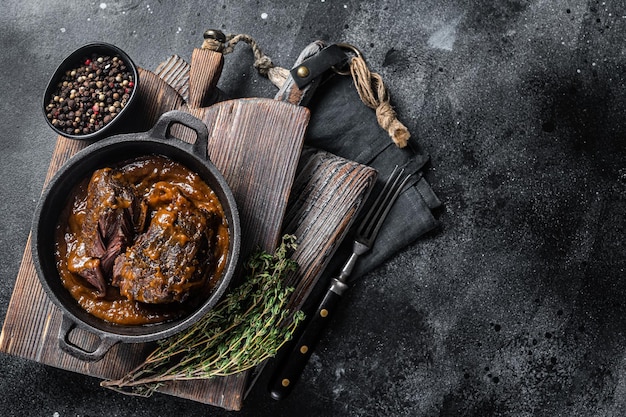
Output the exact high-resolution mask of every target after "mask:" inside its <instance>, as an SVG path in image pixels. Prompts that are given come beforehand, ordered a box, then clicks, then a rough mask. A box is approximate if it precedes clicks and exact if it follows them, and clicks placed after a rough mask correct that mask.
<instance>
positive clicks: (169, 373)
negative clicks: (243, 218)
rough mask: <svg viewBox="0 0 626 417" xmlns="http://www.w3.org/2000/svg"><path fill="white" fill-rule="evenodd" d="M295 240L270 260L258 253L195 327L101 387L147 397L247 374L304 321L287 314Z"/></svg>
mask: <svg viewBox="0 0 626 417" xmlns="http://www.w3.org/2000/svg"><path fill="white" fill-rule="evenodd" d="M295 248H296V243H295V236H292V235H285V236H283V239H282V242H281V244H280V245H279V246H278V248H277V249H276V250H275V252H274V254H270V253H267V252H263V251H258V252H257V253H255V254H253V255H252V256H251V257H250V259H249V260H248V262H247V263H246V265H245V268H246V278H245V280H244V282H243V283H242V284H240V285H239V286H238V287H236V288H235V289H233V290H232V291H230V292H229V293H228V294H227V295H226V296H225V297H224V298H223V299H222V300H221V301H220V302H219V303H218V304H217V305H216V306H215V307H214V308H213V309H212V310H211V311H210V312H209V313H207V314H206V315H205V316H204V317H202V318H201V319H200V320H199V321H198V322H196V323H195V324H194V325H192V326H191V327H189V328H188V329H186V330H184V331H183V332H181V333H178V334H176V335H174V336H172V337H170V338H167V339H164V340H161V341H159V342H158V345H157V348H156V349H155V350H154V351H153V352H152V353H151V354H150V355H149V356H148V357H147V358H146V359H145V360H144V362H142V363H141V364H140V365H139V366H138V367H136V368H135V369H134V370H132V371H131V372H129V373H128V374H127V375H125V376H123V377H122V378H120V379H118V380H112V381H103V382H102V383H101V385H102V386H104V387H107V388H111V389H114V390H116V391H120V392H123V393H126V394H134V395H141V396H150V395H152V394H153V393H154V392H155V391H156V390H158V388H159V387H160V386H162V385H163V384H164V383H166V382H168V381H180V380H195V379H207V378H213V377H217V376H227V375H232V374H235V373H239V372H242V371H245V370H247V369H251V368H254V367H256V366H257V365H259V364H261V363H262V362H263V361H264V360H266V359H267V358H270V357H272V356H275V355H276V353H277V352H278V349H279V348H280V347H281V346H282V345H283V344H284V343H285V342H287V341H288V340H290V339H291V337H292V336H293V332H294V330H295V328H296V327H297V325H298V324H299V323H300V322H301V321H302V320H303V319H304V313H303V312H302V311H297V312H294V313H292V312H290V311H289V310H288V309H287V303H288V301H289V294H291V293H292V292H293V288H285V287H284V286H283V278H284V277H285V275H286V274H287V273H288V272H291V271H293V270H295V269H296V268H297V263H296V262H295V261H293V260H291V259H290V258H289V254H290V253H291V252H292V251H293V250H294V249H295Z"/></svg>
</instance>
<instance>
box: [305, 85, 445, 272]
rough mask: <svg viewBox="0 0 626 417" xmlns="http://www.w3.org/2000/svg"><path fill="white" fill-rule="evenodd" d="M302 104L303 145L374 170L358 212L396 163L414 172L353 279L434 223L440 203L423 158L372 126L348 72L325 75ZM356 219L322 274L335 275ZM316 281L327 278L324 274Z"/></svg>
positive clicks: (369, 112) (348, 249) (349, 245)
mask: <svg viewBox="0 0 626 417" xmlns="http://www.w3.org/2000/svg"><path fill="white" fill-rule="evenodd" d="M307 107H309V108H310V109H311V121H310V123H309V127H308V131H307V137H306V140H305V145H306V146H311V147H314V148H318V149H322V150H325V151H327V152H330V153H333V154H335V155H338V156H341V157H344V158H346V159H349V160H352V161H356V162H359V163H362V164H364V165H368V166H371V167H373V168H375V169H376V170H377V171H378V178H377V180H376V184H375V185H374V188H373V189H372V193H371V194H370V197H369V199H368V201H366V202H365V206H364V208H363V209H362V210H361V216H362V215H363V214H364V213H365V211H367V207H368V206H369V204H370V203H371V202H372V201H373V199H374V198H375V197H376V195H377V194H378V192H379V191H380V190H381V189H382V187H383V184H384V182H385V180H386V179H387V178H388V177H389V175H390V174H391V171H392V170H393V168H394V167H395V166H396V165H398V166H400V167H406V170H407V172H413V173H414V174H415V175H413V177H412V180H411V186H410V187H407V188H406V189H405V191H404V192H403V193H402V194H401V195H400V197H399V198H398V199H397V200H396V203H395V204H394V206H393V208H392V209H391V211H390V212H389V215H388V217H387V219H386V220H385V223H384V224H383V226H382V228H381V230H380V233H379V234H378V237H377V238H376V241H375V243H374V246H373V247H372V250H371V251H370V252H368V253H367V254H365V255H363V256H361V257H360V258H359V260H358V262H357V265H356V267H355V269H354V270H353V273H352V277H351V278H352V280H354V279H358V278H359V277H360V276H362V275H364V274H366V273H368V272H370V271H371V270H373V269H374V268H376V267H377V266H379V265H380V264H381V263H383V262H384V261H386V260H388V259H389V258H390V257H391V256H393V255H394V254H396V253H397V252H398V251H400V250H401V249H403V248H405V247H406V246H407V245H409V244H411V243H413V242H415V241H416V240H417V239H418V238H419V237H420V236H422V235H424V234H425V233H427V232H429V231H431V230H433V229H435V228H436V227H437V226H438V221H437V219H436V218H435V216H434V215H433V210H434V209H436V208H437V207H439V206H440V205H441V202H440V201H439V199H438V198H437V196H436V194H435V193H434V192H433V190H432V189H431V187H430V185H429V184H428V182H427V181H426V179H425V178H424V177H423V172H424V169H425V168H426V167H425V166H426V164H427V162H428V159H429V158H428V155H424V154H421V153H419V152H416V151H415V150H414V149H413V148H414V146H411V143H410V144H409V146H407V147H405V148H402V149H401V148H398V147H397V146H396V145H395V144H394V143H393V142H392V141H391V139H390V138H389V136H388V134H387V132H386V131H384V130H383V129H381V128H380V126H379V125H378V122H377V121H376V115H375V112H374V111H373V110H372V109H370V108H369V107H367V106H366V105H365V104H363V102H362V101H361V99H360V98H359V96H358V93H357V91H356V89H355V87H354V84H353V81H352V78H351V77H349V76H334V77H331V78H329V79H328V80H327V81H325V82H324V83H323V84H322V85H320V86H319V87H318V88H317V90H316V91H315V94H314V96H313V97H312V98H311V100H310V101H309V103H308V105H307ZM414 140H415V139H414V138H411V139H410V141H414ZM359 221H360V216H359V217H357V219H356V222H355V224H354V226H353V228H352V229H353V230H352V231H351V232H350V233H349V235H348V236H347V238H346V239H345V241H344V243H343V244H342V245H341V246H340V247H339V248H338V250H337V253H336V255H335V256H334V257H333V260H332V261H331V263H330V265H329V267H328V268H327V270H326V273H325V276H335V275H336V274H338V272H339V269H340V268H341V266H342V264H343V263H344V262H345V261H346V260H347V258H348V256H349V255H350V253H351V252H352V239H353V237H354V235H353V233H354V229H355V228H356V226H358V222H359ZM321 281H322V282H326V283H327V282H328V281H327V280H325V279H324V277H323V278H322V280H321Z"/></svg>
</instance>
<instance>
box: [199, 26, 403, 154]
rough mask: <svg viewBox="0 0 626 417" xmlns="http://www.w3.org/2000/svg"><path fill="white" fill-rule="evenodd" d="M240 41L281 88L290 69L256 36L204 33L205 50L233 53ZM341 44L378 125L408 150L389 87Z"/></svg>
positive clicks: (351, 49) (350, 48) (357, 54)
mask: <svg viewBox="0 0 626 417" xmlns="http://www.w3.org/2000/svg"><path fill="white" fill-rule="evenodd" d="M239 42H245V43H247V44H248V45H249V46H250V48H251V49H252V52H253V54H254V64H253V65H254V68H256V69H257V71H258V72H259V74H261V75H263V76H265V77H267V78H268V79H269V80H270V81H271V82H272V84H274V85H275V86H276V87H278V88H279V89H280V88H281V87H282V86H283V84H284V83H285V82H286V81H287V79H288V78H289V70H288V69H286V68H282V67H277V66H275V65H274V63H273V62H272V60H271V58H270V57H269V56H267V55H265V54H264V53H263V50H262V49H261V47H260V46H259V44H258V43H257V42H256V40H255V39H254V38H253V37H252V36H250V35H246V34H238V35H232V34H231V35H224V34H223V33H222V32H221V31H219V30H213V29H209V30H207V31H206V32H204V42H203V43H202V48H203V49H210V50H212V51H216V52H221V53H223V54H229V53H231V52H233V51H234V49H235V46H236V45H237V44H238V43H239ZM338 45H340V46H341V47H342V48H344V49H346V50H347V51H349V52H352V53H354V55H355V56H353V57H351V58H349V68H350V71H349V74H350V75H351V76H352V79H353V81H354V85H355V87H356V90H357V92H358V94H359V97H360V98H361V101H362V102H363V103H364V104H365V105H366V106H368V107H369V108H371V109H374V110H375V111H376V120H377V121H378V124H379V125H380V127H381V128H382V129H384V130H385V131H386V132H387V133H388V134H389V137H390V138H391V140H392V141H393V142H394V143H395V144H396V146H398V147H399V148H404V147H405V146H406V145H407V144H408V141H409V138H410V137H411V134H410V133H409V130H408V129H407V128H406V126H405V125H404V124H402V122H400V120H398V117H397V115H396V112H395V111H394V109H393V107H392V106H391V103H390V97H389V92H388V91H387V88H386V87H385V84H384V82H383V78H382V77H381V76H380V74H377V73H375V72H372V71H370V69H369V67H368V66H367V63H366V62H365V59H364V58H363V56H362V54H361V52H360V51H359V50H358V49H357V48H355V47H354V46H352V45H349V44H338ZM336 72H337V73H339V74H343V75H347V74H348V73H347V72H346V73H343V72H339V71H336Z"/></svg>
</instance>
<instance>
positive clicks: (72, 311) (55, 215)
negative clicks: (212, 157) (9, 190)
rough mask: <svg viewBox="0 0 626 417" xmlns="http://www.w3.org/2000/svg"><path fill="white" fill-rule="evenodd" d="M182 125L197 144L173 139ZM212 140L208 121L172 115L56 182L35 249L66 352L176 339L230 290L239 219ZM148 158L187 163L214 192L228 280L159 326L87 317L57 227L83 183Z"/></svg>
mask: <svg viewBox="0 0 626 417" xmlns="http://www.w3.org/2000/svg"><path fill="white" fill-rule="evenodd" d="M176 123H180V124H182V125H184V126H187V127H188V128H190V129H192V130H194V131H195V132H196V135H197V139H196V141H195V143H194V144H193V145H190V144H188V143H186V142H183V141H181V140H179V139H177V138H174V137H172V136H170V134H169V131H170V128H171V126H172V125H173V124H176ZM207 141H208V129H207V127H206V126H205V124H204V123H203V122H202V121H200V120H199V119H197V118H195V117H193V116H192V115H190V114H188V113H185V112H181V111H171V112H168V113H165V114H164V115H163V116H161V118H160V119H159V120H158V121H157V123H156V124H155V126H154V128H152V129H151V130H150V131H148V132H143V133H132V134H123V135H117V136H112V137H110V138H106V139H102V140H100V141H98V142H95V143H93V144H91V145H89V146H88V147H87V148H85V149H83V150H82V151H80V152H78V153H77V154H76V155H74V156H73V157H72V158H71V159H70V160H69V161H68V162H67V163H66V164H64V165H63V166H62V167H61V169H60V170H59V171H58V172H57V173H56V175H55V176H54V177H53V178H52V179H51V181H50V182H49V184H48V185H47V187H46V188H45V190H44V192H43V195H42V197H41V200H40V202H39V204H38V206H37V208H36V211H35V216H34V221H33V229H32V230H33V232H32V247H31V249H32V253H33V261H34V264H35V268H36V270H37V274H38V276H39V280H40V281H41V284H42V285H43V288H44V290H45V291H46V293H47V295H48V296H49V297H50V299H51V300H52V301H53V302H54V304H55V305H56V306H57V307H59V309H60V310H61V311H62V313H63V321H62V325H61V328H60V331H59V337H58V338H59V346H60V347H61V349H62V350H63V351H65V352H67V353H69V354H71V355H73V356H75V357H77V358H79V359H82V360H87V361H97V360H100V359H102V358H103V357H104V355H105V354H106V352H107V351H108V350H109V349H110V348H111V347H112V346H113V345H115V344H116V343H118V342H127V343H139V342H149V341H153V340H157V339H161V338H165V337H168V336H171V335H173V334H175V333H177V332H180V331H182V330H184V329H186V328H188V327H189V326H191V325H192V324H193V323H195V322H196V321H198V320H199V319H200V318H201V317H202V316H203V315H204V314H206V313H207V312H208V311H209V310H210V309H211V308H213V306H214V305H215V304H216V303H217V301H218V300H219V299H220V297H221V296H222V295H223V293H224V292H225V291H226V289H227V287H228V285H229V282H230V280H231V278H232V276H233V274H234V271H235V268H236V264H237V260H238V257H239V247H240V242H241V232H240V225H239V214H238V211H237V206H236V203H235V199H234V197H233V194H232V192H231V190H230V188H229V187H228V184H227V183H226V180H225V179H224V177H223V176H222V174H221V173H220V172H219V171H218V170H217V168H216V167H215V166H214V165H213V163H212V162H210V161H209V160H208V159H207ZM146 155H163V156H167V157H169V158H171V159H173V160H175V161H177V162H179V163H181V164H183V165H184V166H186V167H187V168H189V169H190V170H192V171H193V172H195V173H197V174H198V175H199V176H200V177H201V178H202V179H203V180H204V181H205V182H206V183H207V184H208V185H209V186H210V187H211V188H212V189H213V191H214V192H215V193H216V195H217V197H218V198H219V200H220V203H221V204H222V207H223V209H224V213H225V215H226V218H227V221H228V228H229V234H230V246H229V248H228V260H227V264H226V267H225V268H224V272H223V274H222V277H221V278H220V280H219V281H218V283H217V284H216V286H215V289H214V290H213V292H212V293H211V295H210V296H209V298H208V299H207V300H206V301H205V302H204V303H202V304H201V305H200V306H199V307H198V308H197V309H196V310H195V311H194V312H192V313H191V314H190V315H188V316H186V317H183V318H181V319H178V320H173V321H169V322H163V323H158V324H150V325H140V326H132V325H128V326H123V325H119V324H112V323H108V322H106V321H104V320H102V319H99V318H97V317H95V316H92V315H91V314H89V313H87V312H86V311H85V310H83V309H82V307H80V305H79V304H78V303H77V302H76V300H74V298H73V297H72V296H71V294H70V293H69V291H68V290H67V289H66V288H65V287H64V286H63V283H62V282H61V278H60V276H59V273H58V271H57V268H56V261H55V255H54V247H55V228H56V226H57V224H58V222H59V216H60V214H61V211H62V210H63V208H64V207H65V206H66V204H67V198H68V196H69V195H70V194H71V191H72V190H73V189H74V187H75V186H76V185H77V184H78V183H79V182H80V181H82V180H83V179H84V178H86V177H90V176H91V174H92V173H93V172H94V171H95V170H96V169H99V168H101V167H104V166H107V165H111V164H115V163H119V162H122V161H125V160H128V159H129V158H134V157H140V156H146ZM75 327H79V328H81V329H83V330H85V331H88V332H91V333H93V334H94V335H96V336H97V337H98V338H99V343H98V345H97V347H96V348H95V349H94V350H87V349H85V348H83V347H81V346H78V345H76V344H75V343H73V342H71V341H70V339H69V335H70V333H71V332H72V330H73V329H74V328H75Z"/></svg>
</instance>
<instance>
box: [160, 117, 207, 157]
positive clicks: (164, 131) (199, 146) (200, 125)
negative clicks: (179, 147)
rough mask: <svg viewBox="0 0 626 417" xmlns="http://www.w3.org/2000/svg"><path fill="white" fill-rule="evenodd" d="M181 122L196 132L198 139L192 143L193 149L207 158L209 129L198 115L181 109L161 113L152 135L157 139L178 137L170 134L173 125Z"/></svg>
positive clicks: (195, 152) (197, 154) (198, 154)
mask: <svg viewBox="0 0 626 417" xmlns="http://www.w3.org/2000/svg"><path fill="white" fill-rule="evenodd" d="M176 123H179V124H181V125H183V126H186V127H188V128H189V129H191V130H193V131H194V132H195V133H196V141H195V142H194V143H193V145H192V151H193V153H194V154H196V156H199V157H201V158H202V159H206V158H207V154H208V146H209V129H208V128H207V127H206V125H205V124H204V122H203V121H202V120H200V119H198V118H197V117H195V116H193V115H191V114H189V113H187V112H184V111H180V110H171V111H168V112H165V113H163V114H162V115H161V117H160V118H159V120H157V122H156V123H155V125H154V127H153V128H152V130H151V131H150V136H152V137H154V138H157V139H177V140H179V139H178V138H175V137H173V136H172V135H170V129H171V128H172V125H174V124H176Z"/></svg>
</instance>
